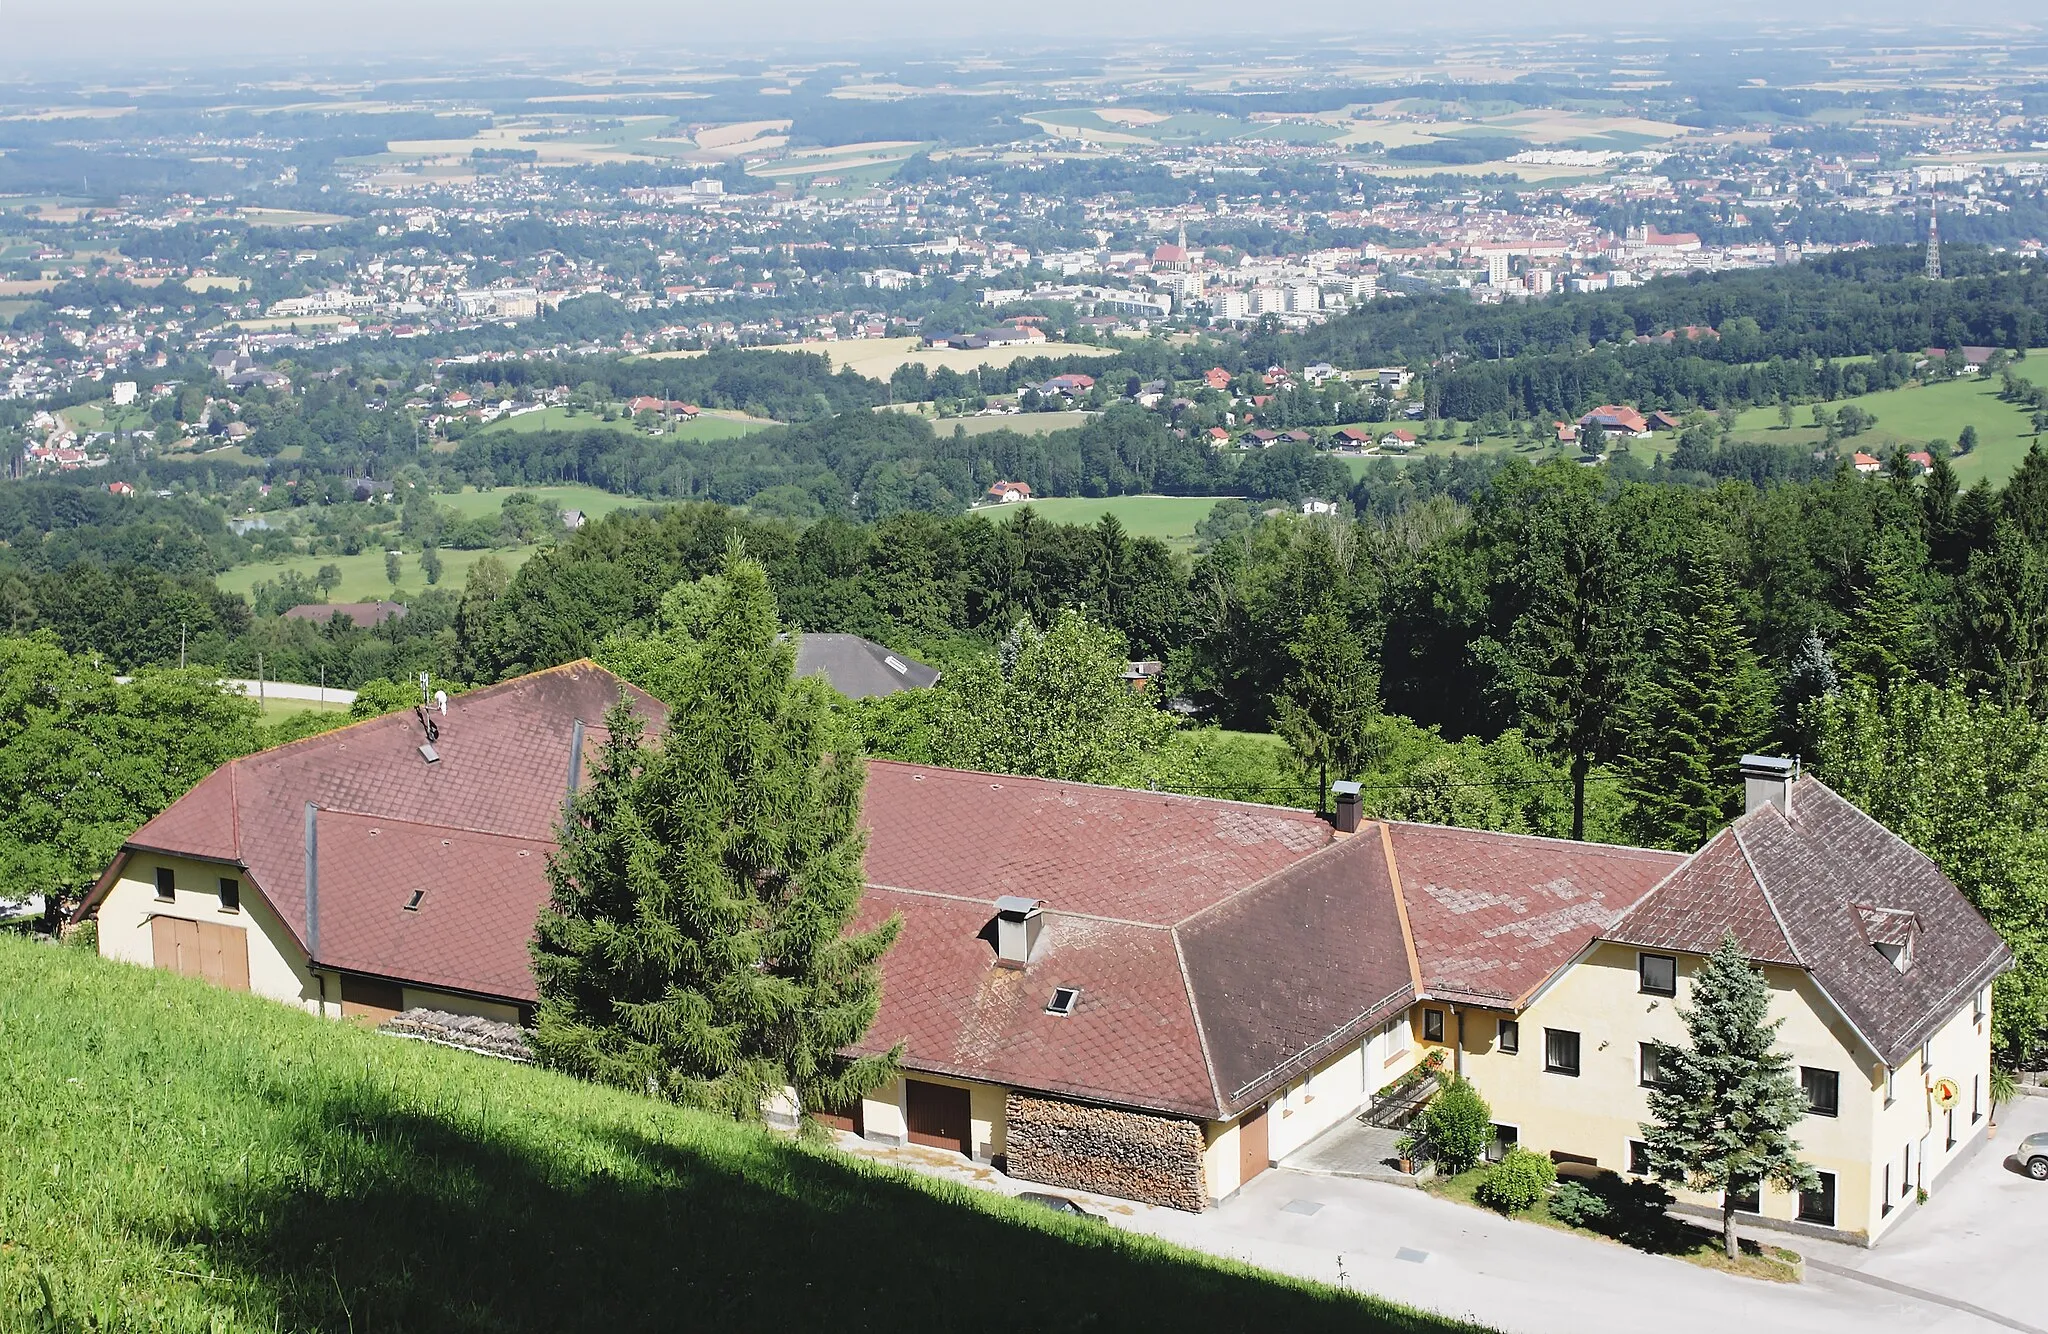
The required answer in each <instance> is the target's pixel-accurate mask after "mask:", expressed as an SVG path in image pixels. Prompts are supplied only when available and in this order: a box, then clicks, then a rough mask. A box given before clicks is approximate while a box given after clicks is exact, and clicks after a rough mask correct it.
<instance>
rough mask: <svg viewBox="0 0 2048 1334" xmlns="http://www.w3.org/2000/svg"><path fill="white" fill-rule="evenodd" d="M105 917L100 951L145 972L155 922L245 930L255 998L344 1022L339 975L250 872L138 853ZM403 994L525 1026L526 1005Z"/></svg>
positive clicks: (423, 1005) (405, 1000)
mask: <svg viewBox="0 0 2048 1334" xmlns="http://www.w3.org/2000/svg"><path fill="white" fill-rule="evenodd" d="M160 867H162V868H166V869H168V870H169V871H170V872H171V874H172V877H173V889H172V894H171V897H170V898H169V899H167V900H166V899H162V898H159V897H158V896H157V887H156V880H157V877H156V873H157V870H158V868H160ZM223 879H231V880H234V881H236V882H237V883H238V884H239V885H240V886H241V894H240V896H239V897H240V900H241V902H240V906H239V907H238V908H224V907H223V906H222V904H221V893H220V882H221V881H222V880H223ZM98 917H99V928H98V930H99V950H100V954H101V955H102V956H104V957H105V958H109V959H119V960H121V961H123V962H125V963H134V964H140V965H142V966H143V967H145V968H148V967H150V966H152V965H153V964H154V963H155V962H156V959H155V946H154V940H153V937H152V932H151V927H150V920H151V919H152V918H154V917H176V918H179V919H182V920H186V921H196V922H211V923H215V924H217V925H222V926H227V927H230V928H234V929H239V930H242V931H244V932H246V933H247V936H248V944H249V990H250V991H251V992H252V993H254V994H255V995H258V996H267V997H269V998H270V999H271V1000H275V1001H283V1002H284V1003H285V1004H287V1005H296V1006H298V1007H299V1008H300V1009H303V1010H309V1011H311V1012H312V1013H314V1014H322V1015H326V1016H327V1017H329V1018H337V1019H338V1018H340V1017H341V1012H342V1011H341V977H340V975H339V974H338V973H333V972H329V971H327V970H324V969H318V968H313V967H311V966H310V965H309V963H308V961H307V959H306V955H305V952H304V951H303V950H301V949H300V948H299V943H298V940H297V939H296V938H295V937H294V936H293V935H292V933H291V931H290V930H289V929H287V928H286V926H285V924H284V922H283V921H282V920H280V919H279V917H278V915H277V914H276V912H274V911H273V910H272V909H271V907H270V904H269V903H268V902H267V901H265V899H264V898H263V896H262V894H261V893H260V892H259V891H258V889H257V887H256V885H255V884H254V882H252V881H251V880H250V879H249V874H248V872H247V871H245V870H243V869H241V868H240V867H236V866H231V865H228V864H226V863H222V862H207V861H198V860H195V859H193V858H189V857H165V856H159V855H157V854H155V853H148V852H137V853H134V854H132V855H131V856H130V857H129V858H128V862H127V864H126V865H125V866H123V867H122V868H121V874H120V877H119V878H118V879H117V880H116V881H115V882H114V884H113V886H112V887H111V888H110V889H109V890H108V891H107V895H106V897H105V899H103V900H102V901H101V903H100V905H99V913H98ZM400 995H401V998H402V1000H401V1004H402V1006H403V1008H405V1009H430V1010H444V1011H446V1012H448V1013H450V1014H464V1015H475V1016H477V1017H479V1018H483V1019H495V1020H498V1021H499V1022H501V1023H508V1024H516V1023H518V1022H520V1014H519V1007H518V1006H516V1005H510V1004H505V1003H503V1002H499V1001H489V1000H483V999H480V998H477V997H474V996H462V995H457V994H455V993H453V992H447V991H436V990H433V989H431V988H426V987H415V986H406V987H403V988H401V990H400Z"/></svg>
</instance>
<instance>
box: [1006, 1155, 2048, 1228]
mask: <svg viewBox="0 0 2048 1334" xmlns="http://www.w3.org/2000/svg"><path fill="white" fill-rule="evenodd" d="M2043 1138H2044V1139H2048V1136H2043ZM2044 1152H2048V1150H2044ZM1017 1198H1018V1199H1020V1200H1029V1201H1030V1202H1031V1203H1033V1204H1036V1205H1041V1206H1043V1207H1045V1208H1047V1209H1050V1210H1052V1211H1053V1212H1054V1213H1057V1214H1073V1215H1075V1216H1077V1217H1080V1218H1093V1217H1095V1215H1094V1214H1091V1213H1089V1212H1088V1211H1087V1210H1086V1209H1083V1208H1082V1207H1081V1206H1080V1205H1078V1204H1076V1203H1074V1202H1073V1201H1072V1200H1070V1199H1068V1198H1067V1197H1066V1196H1064V1195H1046V1194H1042V1193H1041V1192H1039V1191H1035V1190H1027V1191H1025V1192H1024V1193H1023V1194H1021V1195H1019V1196H1018V1197H1017Z"/></svg>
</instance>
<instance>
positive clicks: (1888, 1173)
mask: <svg viewBox="0 0 2048 1334" xmlns="http://www.w3.org/2000/svg"><path fill="white" fill-rule="evenodd" d="M1878 1199H1879V1200H1881V1201H1883V1203H1881V1204H1880V1205H1879V1206H1878V1214H1879V1215H1880V1216H1882V1215H1884V1214H1888V1213H1890V1212H1891V1211H1892V1165H1891V1164H1890V1163H1886V1164H1885V1165H1884V1190H1883V1191H1882V1192H1881V1193H1880V1194H1879V1195H1878Z"/></svg>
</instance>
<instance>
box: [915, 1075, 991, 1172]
mask: <svg viewBox="0 0 2048 1334" xmlns="http://www.w3.org/2000/svg"><path fill="white" fill-rule="evenodd" d="M903 1103H904V1105H903V1119H904V1120H905V1121H906V1122H907V1123H908V1129H909V1131H910V1142H911V1143H912V1144H923V1145H926V1146H928V1147H930V1148H934V1149H951V1150H953V1151H954V1152H956V1153H964V1154H969V1155H972V1154H973V1152H974V1145H973V1143H972V1142H971V1141H972V1137H973V1133H974V1125H973V1120H972V1111H971V1110H970V1104H969V1100H968V1096H967V1090H966V1089H961V1088H954V1087H952V1086H951V1085H949V1084H927V1083H925V1082H924V1081H923V1080H919V1079H910V1080H905V1081H904V1086H903Z"/></svg>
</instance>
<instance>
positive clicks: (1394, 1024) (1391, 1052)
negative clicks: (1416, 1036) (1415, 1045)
mask: <svg viewBox="0 0 2048 1334" xmlns="http://www.w3.org/2000/svg"><path fill="white" fill-rule="evenodd" d="M1381 1031H1382V1032H1384V1033H1385V1034H1386V1035H1387V1064H1388V1065H1392V1064H1393V1063H1394V1062H1395V1061H1396V1060H1398V1059H1400V1058H1401V1057H1403V1056H1406V1055H1407V1054H1408V1018H1407V1016H1406V1015H1396V1016H1394V1017H1393V1018H1392V1019H1389V1020H1387V1026H1386V1027H1385V1028H1384V1029H1382V1030H1381Z"/></svg>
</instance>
